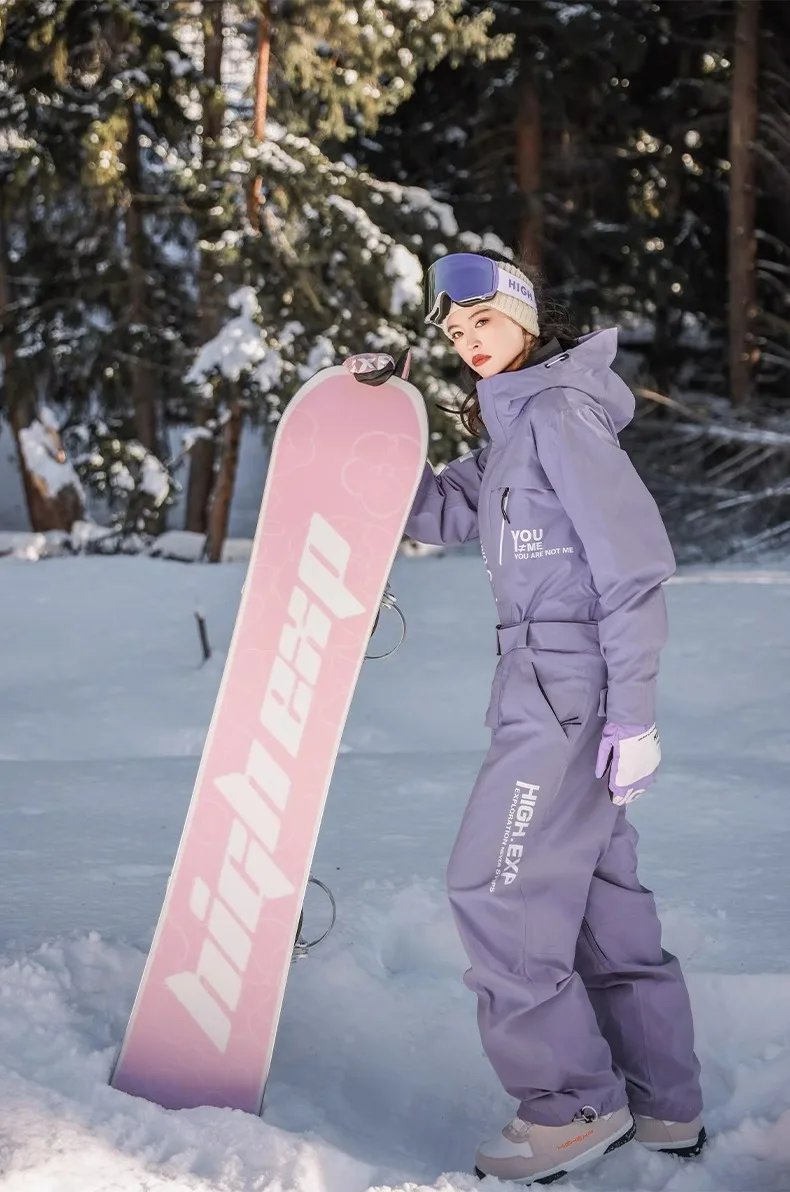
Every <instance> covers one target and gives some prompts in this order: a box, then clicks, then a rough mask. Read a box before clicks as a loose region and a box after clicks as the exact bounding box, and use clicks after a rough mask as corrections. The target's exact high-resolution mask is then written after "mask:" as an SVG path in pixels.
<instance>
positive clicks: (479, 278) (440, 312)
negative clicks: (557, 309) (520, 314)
mask: <svg viewBox="0 0 790 1192" xmlns="http://www.w3.org/2000/svg"><path fill="white" fill-rule="evenodd" d="M495 294H508V295H509V296H510V297H511V298H518V299H519V300H520V301H521V302H525V303H526V304H527V305H528V306H531V307H532V308H533V309H537V303H536V302H535V291H534V290H533V288H532V286H531V285H530V284H529V282H527V281H525V280H524V279H523V278H521V277H516V276H515V275H514V274H512V273H507V272H506V271H505V270H504V269H500V268H499V266H498V265H497V263H496V261H492V260H490V259H489V258H488V257H481V256H478V255H477V253H472V252H458V253H450V255H449V256H446V257H440V258H439V260H438V261H434V262H433V264H432V265H431V266H430V267H429V269H428V272H427V274H426V275H425V310H426V315H425V322H426V323H433V325H434V326H435V327H441V325H442V323H443V322H444V320H445V319H446V318H447V316H448V315H449V313H450V308H451V307H452V306H453V305H456V306H476V305H477V304H478V303H480V302H490V301H491V299H492V298H493V297H494V295H495Z"/></svg>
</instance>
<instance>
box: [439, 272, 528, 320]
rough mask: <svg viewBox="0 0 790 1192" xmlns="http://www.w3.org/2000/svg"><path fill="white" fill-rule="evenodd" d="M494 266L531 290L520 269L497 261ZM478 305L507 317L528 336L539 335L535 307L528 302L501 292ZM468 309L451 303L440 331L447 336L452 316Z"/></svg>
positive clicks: (526, 278) (525, 276)
mask: <svg viewBox="0 0 790 1192" xmlns="http://www.w3.org/2000/svg"><path fill="white" fill-rule="evenodd" d="M496 264H497V266H498V267H499V268H500V269H501V270H502V272H503V273H512V274H513V276H514V277H517V278H519V280H520V281H524V282H526V283H527V285H528V286H529V288H530V290H532V282H531V281H530V280H529V278H528V277H527V275H526V274H525V273H522V272H521V270H520V269H517V268H516V266H515V265H511V264H509V263H506V262H505V261H497V262H496ZM480 305H481V306H490V307H491V308H492V309H493V310H498V311H500V312H501V313H502V314H503V315H507V316H508V318H510V319H512V320H513V322H514V323H518V325H519V327H523V328H524V330H525V331H528V332H529V334H530V335H535V336H539V335H540V324H539V323H538V311H537V307H535V306H533V305H532V304H531V303H529V302H524V301H523V300H522V299H521V298H516V296H515V295H514V294H502V293H501V292H499V291H497V293H496V294H494V297H493V298H489V299H487V300H486V301H485V302H484V303H480ZM469 309H470V308H469V307H468V306H467V307H463V306H457V305H456V304H455V303H453V305H452V306H451V307H450V313H449V314H448V316H447V318H446V319H445V320H444V322H443V323H442V331H443V332H444V334H445V335H447V336H449V332H448V330H447V325H448V323H449V322H450V319H451V318H452V316H453V314H454V313H455V312H456V311H459V310H460V311H464V310H467V311H468V310H469Z"/></svg>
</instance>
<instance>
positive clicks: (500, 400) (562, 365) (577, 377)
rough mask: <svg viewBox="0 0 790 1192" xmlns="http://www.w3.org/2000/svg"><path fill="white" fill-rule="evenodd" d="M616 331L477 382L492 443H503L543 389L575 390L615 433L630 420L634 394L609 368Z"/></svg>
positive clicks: (588, 337)
mask: <svg viewBox="0 0 790 1192" xmlns="http://www.w3.org/2000/svg"><path fill="white" fill-rule="evenodd" d="M616 354H617V328H616V327H607V328H606V330H604V331H594V332H592V334H590V335H585V336H583V337H582V338H581V339H580V340H579V342H578V343H577V345H576V347H575V348H571V349H570V351H568V352H561V353H560V354H559V355H555V356H553V357H552V358H551V359H549V360H545V361H541V362H537V363H535V364H531V365H530V364H527V365H526V366H525V367H524V368H521V369H519V370H518V371H517V372H508V373H499V374H498V375H497V376H495V377H487V378H485V379H484V380H482V381H478V382H477V396H478V398H479V401H480V410H481V413H482V415H483V421H484V422H485V425H486V430H487V431H488V433H489V435H490V437H491V439H492V441H494V442H496V443H502V442H503V441H504V440H505V439H506V438H507V435H508V432H509V430H510V427H511V426H512V424H513V423H514V422H515V420H516V418H518V416H519V414H520V413H521V412H522V410H523V409H524V407H525V406H526V405H527V404H528V403H529V402H530V401H531V400H532V398H533V397H535V395H536V394H538V393H542V392H543V390H544V389H557V388H559V389H579V390H581V392H582V393H586V394H587V395H588V396H589V397H591V398H592V399H593V400H594V401H596V402H598V404H599V405H601V406H603V408H604V410H605V411H606V413H607V414H608V415H609V417H610V419H611V421H612V424H613V425H614V428H615V431H616V432H617V433H618V434H619V433H620V431H621V430H622V429H623V427H625V426H627V425H628V423H629V422H630V421H631V419H632V418H633V416H634V407H635V402H634V395H633V393H632V392H631V390H630V389H629V388H628V386H627V385H626V383H625V381H624V380H623V379H622V378H621V377H619V376H618V375H617V373H616V372H614V371H613V369H612V362H613V361H614V358H615V356H616Z"/></svg>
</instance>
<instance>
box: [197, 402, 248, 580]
mask: <svg viewBox="0 0 790 1192" xmlns="http://www.w3.org/2000/svg"><path fill="white" fill-rule="evenodd" d="M243 421H244V414H243V412H242V406H241V402H240V401H239V400H238V399H237V398H234V399H233V401H231V403H230V412H229V416H228V418H227V421H226V422H225V425H224V427H223V432H222V459H221V462H220V466H219V473H218V475H217V483H216V484H215V486H214V496H213V499H212V502H211V511H210V513H209V525H208V540H207V543H206V549H207V554H208V561H209V563H219V562H220V560H221V558H222V547H223V544H224V542H225V539H226V537H227V534H228V523H229V521H230V507H231V503H232V501H233V488H234V485H235V483H236V471H237V469H238V466H239V448H240V445H241V429H242V424H243Z"/></svg>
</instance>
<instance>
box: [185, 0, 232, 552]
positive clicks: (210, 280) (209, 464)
mask: <svg viewBox="0 0 790 1192" xmlns="http://www.w3.org/2000/svg"><path fill="white" fill-rule="evenodd" d="M223 8H224V0H204V4H203V73H204V76H205V79H206V83H207V85H208V86H210V87H211V94H210V96H209V97H208V98H207V100H206V102H205V104H204V106H203V172H204V174H205V176H206V185H207V186H211V182H212V178H213V176H214V174H215V170H216V152H217V146H218V144H219V140H220V137H221V136H222V125H223V121H224V117H225V100H224V94H223V91H222V53H223V47H224V40H223V32H224V12H223ZM209 218H210V217H209ZM198 285H199V289H200V309H199V312H198V324H199V327H200V339H201V342H202V343H206V342H207V341H208V340H210V339H212V338H213V337H214V336H215V335H216V334H217V332H218V331H219V318H218V315H217V309H216V305H215V303H214V294H215V284H214V267H213V264H212V261H211V254H210V253H203V254H202V256H201V259H200V274H199V278H198ZM213 415H214V410H213V408H212V405H211V403H207V402H201V404H200V406H199V407H198V409H197V411H196V413H195V425H196V426H199V427H205V426H206V424H207V423H208V422H209V421H210V420H211V418H212V417H213ZM216 454H217V447H216V442H215V440H214V438H200V439H197V440H196V441H195V444H194V446H193V447H192V450H191V452H190V454H189V481H188V484H187V501H186V522H185V525H186V528H187V530H192V531H194V533H196V534H205V533H206V530H207V528H208V505H209V500H210V497H211V488H212V485H213V483H214V465H215V462H216Z"/></svg>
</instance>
